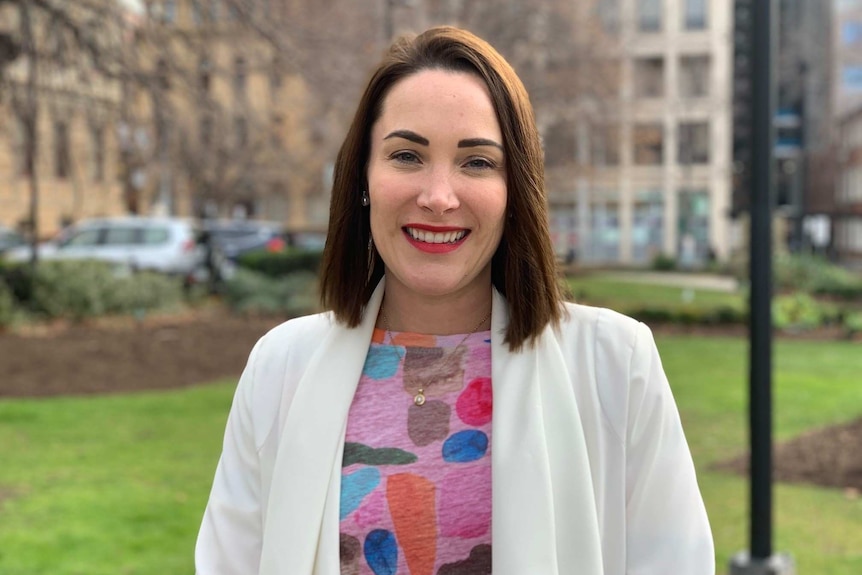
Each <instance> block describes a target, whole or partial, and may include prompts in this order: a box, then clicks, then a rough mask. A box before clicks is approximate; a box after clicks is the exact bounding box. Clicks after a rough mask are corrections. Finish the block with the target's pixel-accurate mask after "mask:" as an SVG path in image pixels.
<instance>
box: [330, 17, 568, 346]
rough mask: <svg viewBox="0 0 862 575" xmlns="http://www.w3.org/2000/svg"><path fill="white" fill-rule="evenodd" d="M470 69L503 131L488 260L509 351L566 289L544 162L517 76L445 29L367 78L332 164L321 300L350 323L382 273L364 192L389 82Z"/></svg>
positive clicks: (396, 52) (487, 50)
mask: <svg viewBox="0 0 862 575" xmlns="http://www.w3.org/2000/svg"><path fill="white" fill-rule="evenodd" d="M429 69H437V70H451V71H454V72H467V73H471V74H475V75H476V76H478V77H479V78H481V79H482V80H483V81H484V82H485V84H486V85H487V87H488V91H489V92H490V95H491V100H492V101H493V104H494V109H495V110H496V113H497V120H498V122H499V123H500V129H501V131H502V135H503V147H504V149H505V156H506V188H507V217H506V222H505V226H504V231H503V236H502V239H501V241H500V245H499V246H498V248H497V251H496V252H495V253H494V256H493V259H492V263H491V274H492V281H493V284H494V286H495V287H496V288H497V290H498V291H500V293H502V294H503V295H504V296H505V297H506V299H507V300H508V302H509V307H510V312H509V317H510V321H509V325H508V327H507V329H506V336H505V341H506V343H507V344H508V345H509V349H511V350H512V351H516V350H519V349H521V347H522V346H523V345H524V343H529V344H532V343H533V342H534V340H535V338H536V337H537V336H538V335H539V334H540V333H541V332H542V330H543V329H544V328H545V327H546V326H547V325H548V324H552V325H555V326H556V325H557V324H558V323H559V321H560V319H561V315H562V313H563V311H562V301H563V294H562V291H561V287H560V284H559V283H558V277H557V269H556V259H555V257H554V251H553V248H552V246H551V240H550V234H549V233H548V212H547V196H546V193H545V183H544V179H545V176H544V163H543V157H542V147H541V142H540V139H539V133H538V130H537V129H536V123H535V118H534V116H533V108H532V106H531V105H530V100H529V96H528V95H527V91H526V90H525V89H524V86H523V84H522V83H521V80H520V79H519V78H518V76H517V74H515V71H514V70H513V69H512V67H511V66H510V65H509V63H508V62H506V60H505V59H504V58H503V57H502V56H501V55H500V54H499V53H498V52H497V51H496V50H495V49H494V48H493V47H491V45H490V44H488V43H487V42H485V41H484V40H482V39H480V38H478V37H476V36H475V35H473V34H471V33H470V32H467V31H466V30H461V29H458V28H452V27H448V26H443V27H438V28H432V29H430V30H427V31H426V32H424V33H422V34H420V35H419V36H417V37H415V38H406V37H404V38H400V39H398V40H396V41H395V42H394V43H393V44H392V46H391V48H390V49H389V51H388V53H387V54H386V56H385V57H384V58H383V61H382V62H381V63H380V65H379V66H378V68H377V70H376V72H375V73H374V74H373V75H372V77H371V80H370V81H369V83H368V86H367V87H366V88H365V93H364V94H363V95H362V99H361V100H360V101H359V107H358V108H357V110H356V114H355V116H354V118H353V123H352V124H351V125H350V130H349V131H348V132H347V136H346V138H345V140H344V143H343V144H342V146H341V150H340V151H339V153H338V157H337V159H336V162H335V174H334V181H333V186H332V201H331V204H330V210H329V232H328V237H327V241H326V248H325V250H324V254H323V263H322V267H321V284H320V286H321V300H322V303H323V305H324V307H326V308H327V309H331V310H332V311H333V312H334V314H335V317H336V319H337V320H338V321H340V322H342V323H344V324H346V325H348V326H350V327H355V326H357V325H359V323H360V320H361V317H362V313H363V311H364V309H365V306H366V305H367V303H368V300H369V299H370V298H371V294H372V292H373V291H374V288H375V287H376V285H377V283H378V282H379V280H380V278H381V277H382V276H383V261H382V260H381V259H380V256H379V255H378V254H377V253H376V250H371V254H369V240H370V238H371V224H370V221H369V212H368V209H367V208H365V207H363V206H362V203H361V196H362V192H363V190H367V179H366V168H367V165H368V160H369V154H370V149H371V141H370V140H371V129H372V127H373V125H374V123H375V122H376V121H377V119H378V118H379V117H380V115H381V113H382V107H383V102H384V99H385V98H386V95H387V94H388V93H389V91H390V90H391V89H392V87H393V86H394V85H395V84H396V83H397V82H399V81H400V80H402V79H404V78H406V77H407V76H410V75H413V74H416V73H417V72H420V71H422V70H429Z"/></svg>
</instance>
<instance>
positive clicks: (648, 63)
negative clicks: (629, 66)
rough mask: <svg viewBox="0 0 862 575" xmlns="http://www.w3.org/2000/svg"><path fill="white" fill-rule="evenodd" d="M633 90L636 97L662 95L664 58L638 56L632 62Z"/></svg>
mask: <svg viewBox="0 0 862 575" xmlns="http://www.w3.org/2000/svg"><path fill="white" fill-rule="evenodd" d="M634 76H635V77H634V81H635V85H634V92H635V96H637V97H638V98H661V97H662V96H664V59H662V58H661V57H650V58H638V59H637V60H635V62H634Z"/></svg>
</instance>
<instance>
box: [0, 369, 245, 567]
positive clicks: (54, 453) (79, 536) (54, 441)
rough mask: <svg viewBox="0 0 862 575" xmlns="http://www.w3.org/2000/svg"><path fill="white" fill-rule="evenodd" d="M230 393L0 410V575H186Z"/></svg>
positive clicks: (29, 403)
mask: <svg viewBox="0 0 862 575" xmlns="http://www.w3.org/2000/svg"><path fill="white" fill-rule="evenodd" d="M233 385H234V384H233V383H226V384H219V385H212V386H207V387H198V388H191V389H186V390H181V391H174V392H169V393H164V392H161V393H146V394H136V395H125V396H120V395H115V396H106V397H79V398H55V399H44V400H29V399H28V400H7V401H2V402H0V452H2V454H3V463H2V465H0V573H3V574H4V575H31V574H32V575H36V574H49V573H50V574H52V575H72V574H76V575H78V574H80V575H100V574H104V575H109V574H110V575H116V574H124V575H142V574H150V575H166V574H167V575H172V574H175V573H176V574H179V573H192V572H193V571H194V568H193V565H192V549H193V546H194V540H195V536H196V531H197V527H198V525H199V524H200V519H201V514H202V512H203V508H204V506H205V504H206V498H207V495H208V493H209V486H210V482H211V481H212V474H213V471H214V470H215V465H216V462H217V458H218V453H219V449H220V446H221V434H222V430H223V427H224V423H225V417H226V413H227V410H228V408H229V407H230V401H231V396H232V393H233Z"/></svg>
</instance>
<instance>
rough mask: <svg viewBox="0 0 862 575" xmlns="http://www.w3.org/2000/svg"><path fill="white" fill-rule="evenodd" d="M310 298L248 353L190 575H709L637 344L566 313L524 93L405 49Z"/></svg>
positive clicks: (651, 349)
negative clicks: (315, 306) (314, 303)
mask: <svg viewBox="0 0 862 575" xmlns="http://www.w3.org/2000/svg"><path fill="white" fill-rule="evenodd" d="M321 289H322V298H323V302H324V305H325V306H326V307H327V308H328V309H330V310H331V311H330V312H328V313H326V314H320V315H315V316H309V317H304V318H298V319H295V320H291V321H289V322H286V323H285V324H282V325H281V326H279V327H277V328H275V329H274V330H272V331H271V332H270V333H269V334H267V335H266V336H264V337H263V338H262V339H261V340H260V341H259V342H258V344H257V345H256V346H255V348H254V350H253V351H252V353H251V356H250V358H249V363H248V366H247V367H246V370H245V372H244V373H243V376H242V378H241V380H240V383H239V386H238V389H237V392H236V397H235V400H234V405H233V407H232V409H231V414H230V416H229V419H228V424H227V431H226V434H225V442H224V450H223V453H222V457H221V460H220V462H219V466H218V469H217V471H216V476H215V482H214V485H213V489H212V493H211V496H210V500H209V504H208V506H207V510H206V513H205V516H204V520H203V525H202V527H201V532H200V535H199V539H198V545H197V552H196V561H197V569H198V573H200V574H202V575H204V574H206V575H209V574H221V575H226V574H243V575H247V574H249V573H261V574H264V575H304V574H309V575H311V574H315V575H334V574H338V573H342V574H347V573H350V574H359V573H363V574H365V573H373V574H374V575H383V574H396V573H398V574H406V573H410V574H412V575H426V574H427V575H447V574H448V575H454V574H464V575H471V574H480V573H482V574H484V573H490V572H491V565H492V564H493V572H494V573H495V574H496V575H501V574H503V575H507V574H511V575H527V574H529V575H532V574H538V575H551V574H566V573H572V574H578V575H617V574H619V575H622V574H625V573H638V574H639V575H667V574H669V573H673V574H686V575H700V574H712V573H713V572H714V557H713V548H712V539H711V534H710V530H709V525H708V522H707V518H706V512H705V510H704V506H703V502H702V499H701V496H700V493H699V490H698V487H697V482H696V479H695V473H694V467H693V464H692V460H691V456H690V454H689V450H688V447H687V444H686V441H685V438H684V436H683V432H682V428H681V426H680V421H679V416H678V413H677V410H676V406H675V404H674V401H673V398H672V396H671V392H670V389H669V387H668V383H667V380H666V378H665V375H664V373H663V371H662V367H661V363H660V360H659V357H658V353H657V351H656V347H655V344H654V342H653V339H652V336H651V334H650V331H649V330H648V329H647V328H646V327H645V326H644V325H643V324H639V323H637V322H635V321H633V320H631V319H628V318H626V317H623V316H621V315H618V314H615V313H613V312H611V311H608V310H600V309H595V308H589V307H585V306H578V305H573V304H566V303H564V302H563V298H562V295H561V292H560V289H559V287H558V279H557V275H556V269H555V261H554V256H553V250H552V248H551V244H550V240H549V234H548V224H547V213H546V196H545V189H544V183H543V164H542V151H541V146H540V139H539V135H538V133H537V130H536V126H535V123H534V119H533V113H532V109H531V107H530V103H529V100H528V97H527V94H526V92H525V90H524V88H523V86H522V84H521V82H520V80H519V79H518V77H517V76H516V75H515V73H514V71H513V70H512V68H511V67H510V66H509V64H507V63H506V61H505V60H504V59H503V58H502V57H501V56H500V55H499V54H498V53H497V52H496V51H495V50H494V49H493V48H492V47H491V46H489V45H488V44H487V43H485V42H484V41H482V40H480V39H478V38H476V37H475V36H473V35H472V34H470V33H468V32H465V31H462V30H458V29H454V28H448V27H443V28H434V29H431V30H429V31H427V32H425V33H424V34H422V35H420V36H419V37H417V38H415V39H413V40H400V41H398V42H396V43H395V44H394V45H393V47H392V48H391V50H390V52H389V53H388V55H387V56H386V57H385V59H384V61H383V62H382V64H381V65H380V67H379V68H378V70H377V72H376V73H375V74H374V76H373V77H372V79H371V81H370V82H369V84H368V87H367V89H366V91H365V93H364V95H363V97H362V99H361V101H360V103H359V107H358V110H357V112H356V115H355V118H354V121H353V124H352V125H351V127H350V131H349V133H348V134H347V137H346V140H345V142H344V144H343V146H342V148H341V151H340V153H339V156H338V159H337V162H336V168H335V181H334V186H333V192H332V205H331V212H330V227H329V235H328V240H327V245H326V250H325V254H324V263H323V269H322V283H321Z"/></svg>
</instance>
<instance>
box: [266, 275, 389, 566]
mask: <svg viewBox="0 0 862 575" xmlns="http://www.w3.org/2000/svg"><path fill="white" fill-rule="evenodd" d="M383 289H384V282H382V281H381V282H380V284H379V285H378V286H377V288H376V289H375V291H374V294H373V295H372V297H371V300H370V301H369V303H368V305H367V306H366V311H365V314H364V316H363V320H362V323H361V324H360V325H359V327H357V328H355V329H348V328H346V327H344V326H342V325H340V324H336V323H334V320H333V326H332V329H331V330H330V331H329V333H328V334H327V336H326V337H325V338H324V339H323V340H322V341H321V342H320V346H319V347H318V348H317V352H316V353H315V355H314V356H313V357H312V358H311V359H310V360H309V362H308V368H307V369H306V371H305V373H304V374H303V376H302V378H301V379H300V381H299V383H298V384H297V387H296V395H295V396H294V398H293V402H292V404H291V406H290V410H289V412H288V413H287V415H286V421H285V423H284V428H283V430H282V432H281V441H280V442H279V447H278V454H277V455H276V461H275V467H274V470H273V476H272V485H273V489H272V491H271V493H270V497H269V502H268V512H267V516H266V524H265V527H264V539H263V544H262V550H261V564H260V575H287V574H297V575H301V574H310V573H312V572H316V573H320V574H321V575H324V574H326V575H329V574H330V573H331V574H332V575H338V571H339V561H338V553H337V549H338V542H337V539H338V530H337V523H336V528H335V532H334V535H333V534H330V533H322V529H321V526H322V525H323V524H324V523H325V524H326V525H327V530H331V518H330V519H328V520H326V521H325V522H324V514H328V515H331V514H332V513H333V512H334V513H335V514H336V520H337V513H338V501H339V498H338V497H336V495H337V494H338V490H339V489H340V469H341V454H342V453H343V451H342V445H343V442H344V432H345V425H346V422H347V413H348V411H349V409H350V404H351V401H352V400H353V394H354V392H355V391H356V385H357V383H359V378H360V376H361V375H362V367H363V365H364V364H365V357H366V355H367V353H368V345H369V342H370V341H371V336H372V333H373V331H374V324H375V322H376V320H377V313H376V312H377V310H379V308H380V303H381V301H382V299H383ZM333 476H334V477H333ZM333 489H334V490H335V493H334V494H332V493H330V492H331V491H333ZM328 495H329V496H328ZM333 507H334V511H333V510H332V508H333ZM321 537H323V539H324V541H323V542H321V541H320V539H321ZM331 537H335V550H336V552H335V556H334V558H333V559H334V561H330V560H327V559H323V558H321V559H322V562H321V565H320V566H319V567H318V568H315V563H316V557H317V554H318V545H319V544H320V543H323V547H324V548H327V549H328V550H329V551H328V552H329V553H331V548H332V541H330V539H331ZM333 565H334V567H335V570H334V571H333V570H332V566H333Z"/></svg>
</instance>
